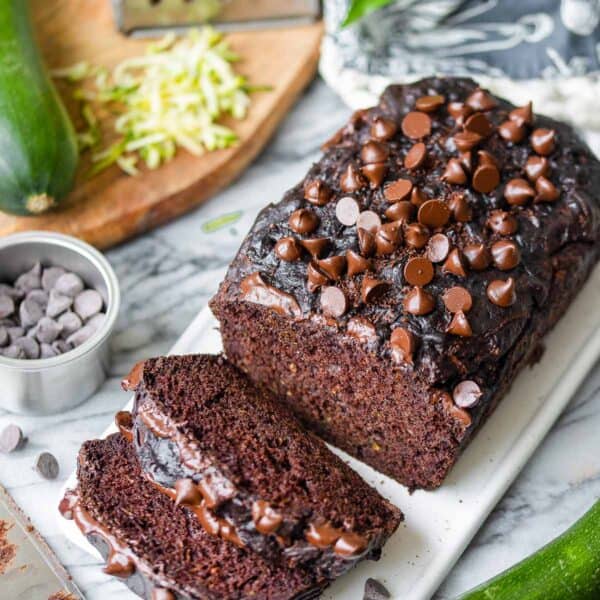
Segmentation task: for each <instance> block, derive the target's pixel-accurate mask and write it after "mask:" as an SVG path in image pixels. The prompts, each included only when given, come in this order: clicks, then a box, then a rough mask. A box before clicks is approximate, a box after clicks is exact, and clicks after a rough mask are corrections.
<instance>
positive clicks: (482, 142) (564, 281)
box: [211, 78, 600, 488]
mask: <svg viewBox="0 0 600 600" xmlns="http://www.w3.org/2000/svg"><path fill="white" fill-rule="evenodd" d="M599 196H600V164H599V163H598V161H597V160H596V159H595V158H594V156H593V155H592V154H591V152H590V150H589V149H588V148H587V147H586V145H585V144H584V143H583V142H581V141H580V139H579V138H578V137H577V135H576V134H575V133H574V131H573V130H572V129H571V128H570V127H569V126H567V125H565V124H562V123H558V122H556V121H553V120H550V119H548V118H545V117H542V116H538V115H534V114H533V111H532V106H531V104H526V105H525V106H522V107H518V108H515V107H514V106H512V105H510V104H509V103H508V102H505V101H503V100H501V99H498V98H495V97H492V96H491V95H490V94H489V93H487V92H486V91H484V90H482V89H479V88H478V87H477V85H476V84H475V83H474V82H473V81H471V80H468V79H455V78H448V79H437V78H436V79H425V80H422V81H420V82H417V83H415V84H411V85H395V86H391V87H389V88H388V89H387V90H386V91H385V92H384V94H383V95H382V97H381V100H380V102H379V104H378V105H377V106H376V107H374V108H371V109H369V110H361V111H358V112H356V113H355V114H354V115H353V116H352V118H351V119H350V122H349V123H348V124H347V125H346V126H345V127H344V128H343V129H341V130H340V131H339V132H338V133H337V134H336V135H335V136H334V137H333V138H332V139H331V140H330V141H329V142H327V143H326V144H325V146H324V155H323V157H322V158H321V160H320V161H319V162H318V163H316V164H315V165H313V167H312V168H311V169H310V171H309V173H308V175H307V176H306V178H305V179H304V180H303V181H302V182H301V183H300V184H299V185H297V186H296V187H294V188H293V189H291V190H290V191H289V192H287V194H286V195H285V196H284V198H283V200H282V201H281V202H280V203H278V204H276V205H270V206H268V207H267V208H265V209H264V210H263V211H262V212H261V213H260V215H259V216H258V218H257V220H256V222H255V224H254V226H253V228H252V230H251V231H250V233H249V234H248V236H247V238H246V240H245V241H244V243H243V245H242V247H241V249H240V251H239V253H238V255H237V257H236V258H235V260H234V261H233V263H232V265H231V267H230V269H229V271H228V273H227V276H226V278H225V280H224V282H223V283H222V284H221V287H220V289H219V292H218V294H217V296H216V297H215V298H214V299H213V301H212V303H211V306H212V309H213V311H214V313H215V314H216V316H217V318H218V319H219V321H220V325H221V332H222V336H223V342H224V347H225V352H226V355H227V357H228V359H229V360H230V361H232V362H233V363H234V364H236V365H237V366H238V367H239V368H240V369H241V370H243V371H244V372H245V373H247V374H248V375H249V376H250V377H251V379H253V380H254V381H255V382H257V383H258V384H261V385H264V386H266V387H269V388H270V389H272V390H273V391H274V392H275V393H276V394H277V395H278V396H279V397H280V398H282V399H283V400H284V401H285V402H286V403H287V404H288V405H289V407H290V408H291V409H292V410H293V411H294V412H295V413H296V414H297V415H298V416H299V417H300V419H301V420H302V421H303V422H304V424H305V425H307V426H308V427H309V428H311V429H312V430H313V431H315V432H317V433H318V434H319V435H321V436H322V437H324V438H325V439H326V440H328V441H330V442H332V443H333V444H335V445H336V446H339V447H340V448H342V449H344V450H346V451H347V452H349V453H350V454H352V455H354V456H355V457H357V458H359V459H361V460H363V461H365V462H366V463H368V464H370V465H372V466H373V467H375V468H376V469H378V470H380V471H381V472H383V473H386V474H388V475H390V476H391V477H394V478H395V479H397V480H398V481H401V482H403V483H405V484H406V485H408V486H410V487H411V488H415V487H424V488H434V487H436V486H439V485H440V484H441V483H442V481H443V480H444V478H445V476H446V475H447V473H448V471H449V470H450V468H451V467H452V465H453V464H454V463H455V462H456V460H457V458H458V456H459V454H460V452H461V450H462V449H463V448H464V446H465V445H466V444H467V442H468V441H469V440H470V439H471V438H472V436H473V434H474V433H475V431H476V430H477V429H478V427H479V426H480V425H481V423H482V422H483V421H484V420H485V418H486V417H487V416H488V415H489V414H490V412H491V411H492V410H493V409H494V407H495V406H496V405H497V403H498V401H499V400H500V399H501V398H502V396H503V395H504V394H505V393H506V391H507V390H508V388H509V387H510V385H511V383H512V381H513V380H514V378H515V376H516V374H517V372H518V371H519V370H520V369H521V368H522V367H523V366H524V365H525V364H527V363H528V361H530V360H531V359H532V358H533V357H534V356H535V354H536V353H537V352H538V351H539V348H540V342H541V340H542V338H543V336H544V335H545V334H546V332H547V331H548V330H549V329H550V328H551V327H552V326H553V325H554V324H555V323H556V321H557V320H558V319H559V318H560V316H561V315H562V314H563V313H564V311H565V310H566V308H567V307H568V306H569V304H570V302H571V301H572V300H573V298H574V296H575V295H576V294H577V292H578V291H579V289H580V288H581V287H582V285H583V283H584V281H585V280H586V278H587V277H588V275H589V273H590V271H591V269H592V267H593V266H594V265H595V263H596V261H597V259H598V255H599V237H600V233H599V232H600V209H599V201H598V198H599ZM524 401H526V400H525V399H524Z"/></svg>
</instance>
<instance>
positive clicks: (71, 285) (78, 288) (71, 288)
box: [54, 273, 84, 298]
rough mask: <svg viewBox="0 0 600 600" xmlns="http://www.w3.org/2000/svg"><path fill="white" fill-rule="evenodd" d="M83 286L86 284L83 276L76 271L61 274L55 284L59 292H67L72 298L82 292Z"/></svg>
mask: <svg viewBox="0 0 600 600" xmlns="http://www.w3.org/2000/svg"><path fill="white" fill-rule="evenodd" d="M83 288H84V285H83V281H82V280H81V277H79V275H76V274H75V273H65V274H64V275H61V276H60V277H59V278H58V279H57V280H56V283H55V284H54V289H55V290H56V291H57V292H59V293H61V294H65V295H66V296H71V298H74V297H75V296H77V294H79V292H82V291H83Z"/></svg>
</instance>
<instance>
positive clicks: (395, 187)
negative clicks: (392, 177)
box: [383, 179, 413, 202]
mask: <svg viewBox="0 0 600 600" xmlns="http://www.w3.org/2000/svg"><path fill="white" fill-rule="evenodd" d="M412 188H413V183H412V181H411V180H410V179H397V180H396V181H392V182H391V183H388V184H387V185H386V186H385V189H384V190H383V195H384V196H385V199H386V200H389V201H390V202H398V201H399V200H404V198H406V197H407V196H408V195H409V194H410V192H411V190H412Z"/></svg>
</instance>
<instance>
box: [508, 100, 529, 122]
mask: <svg viewBox="0 0 600 600" xmlns="http://www.w3.org/2000/svg"><path fill="white" fill-rule="evenodd" d="M508 118H509V119H510V120H511V121H514V122H515V123H516V124H517V125H519V126H520V127H522V126H523V125H532V124H533V107H532V104H531V102H528V103H527V104H525V106H520V107H518V108H515V109H513V110H511V111H510V113H509V115H508Z"/></svg>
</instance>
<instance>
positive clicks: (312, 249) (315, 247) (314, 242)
mask: <svg viewBox="0 0 600 600" xmlns="http://www.w3.org/2000/svg"><path fill="white" fill-rule="evenodd" d="M329 243H330V242H329V238H323V237H321V238H313V239H311V240H300V245H301V246H302V247H303V248H304V249H305V250H306V251H307V252H308V253H309V254H310V255H311V256H312V257H313V258H320V257H321V255H322V254H323V253H324V252H325V250H326V249H327V248H328V246H329Z"/></svg>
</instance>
